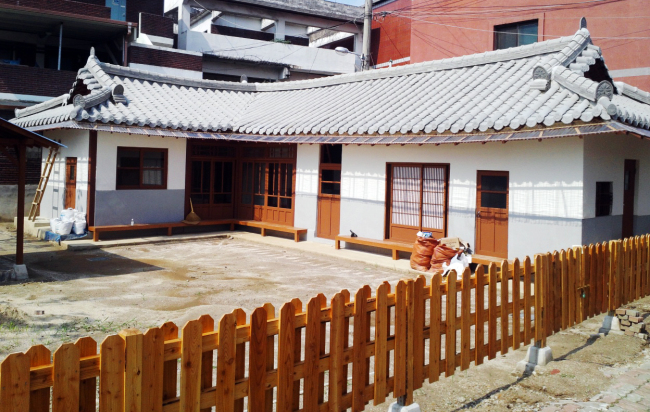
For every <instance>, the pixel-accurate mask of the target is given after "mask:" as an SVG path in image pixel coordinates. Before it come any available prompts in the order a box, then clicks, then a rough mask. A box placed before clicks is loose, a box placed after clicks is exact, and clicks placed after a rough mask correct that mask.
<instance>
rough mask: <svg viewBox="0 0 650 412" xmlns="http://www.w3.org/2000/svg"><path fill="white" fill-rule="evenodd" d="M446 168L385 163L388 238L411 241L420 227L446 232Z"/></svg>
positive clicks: (438, 234)
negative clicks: (386, 165) (386, 173)
mask: <svg viewBox="0 0 650 412" xmlns="http://www.w3.org/2000/svg"><path fill="white" fill-rule="evenodd" d="M448 170H449V166H448V165H436V164H412V163H407V164H393V165H389V166H388V174H389V176H388V182H389V190H388V196H389V199H388V205H389V206H388V213H387V217H388V230H387V232H388V233H387V237H388V238H389V239H391V240H396V241H401V242H408V243H411V242H413V241H415V238H416V234H417V232H419V231H426V232H432V233H433V236H434V237H435V238H441V237H445V236H446V233H447V197H448V196H447V186H448V184H447V175H448Z"/></svg>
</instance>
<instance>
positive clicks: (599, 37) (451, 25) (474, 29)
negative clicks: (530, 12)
mask: <svg viewBox="0 0 650 412" xmlns="http://www.w3.org/2000/svg"><path fill="white" fill-rule="evenodd" d="M401 17H403V18H407V19H410V20H413V21H418V22H421V23H426V24H435V25H437V26H445V27H452V28H455V29H463V30H471V31H480V32H487V33H497V34H512V33H511V32H505V31H498V30H486V29H477V28H474V27H463V26H456V25H453V24H445V23H438V22H434V21H430V20H422V19H417V18H415V17H409V16H401ZM519 35H520V36H535V37H537V34H526V33H520V34H519ZM544 37H555V38H560V37H566V36H558V35H553V34H546V33H544ZM591 38H592V39H608V40H650V37H619V36H591Z"/></svg>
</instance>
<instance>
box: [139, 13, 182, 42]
mask: <svg viewBox="0 0 650 412" xmlns="http://www.w3.org/2000/svg"><path fill="white" fill-rule="evenodd" d="M140 24H141V26H140V31H141V32H142V33H144V34H151V35H153V36H160V37H167V38H170V39H171V38H173V37H174V20H172V19H170V18H167V17H163V16H162V15H160V16H159V15H155V14H149V13H141V14H140Z"/></svg>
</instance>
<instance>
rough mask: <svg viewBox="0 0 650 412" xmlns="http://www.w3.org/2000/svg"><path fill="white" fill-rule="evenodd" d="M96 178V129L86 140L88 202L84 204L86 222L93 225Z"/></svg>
mask: <svg viewBox="0 0 650 412" xmlns="http://www.w3.org/2000/svg"><path fill="white" fill-rule="evenodd" d="M96 179H97V131H96V130H91V131H90V132H89V140H88V204H87V206H86V222H87V224H88V226H89V227H90V226H95V181H96Z"/></svg>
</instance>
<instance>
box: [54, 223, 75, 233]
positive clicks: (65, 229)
mask: <svg viewBox="0 0 650 412" xmlns="http://www.w3.org/2000/svg"><path fill="white" fill-rule="evenodd" d="M72 225H74V222H64V221H62V222H61V223H59V225H58V228H57V229H58V230H57V231H56V233H57V234H59V235H69V234H70V232H71V231H72Z"/></svg>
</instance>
